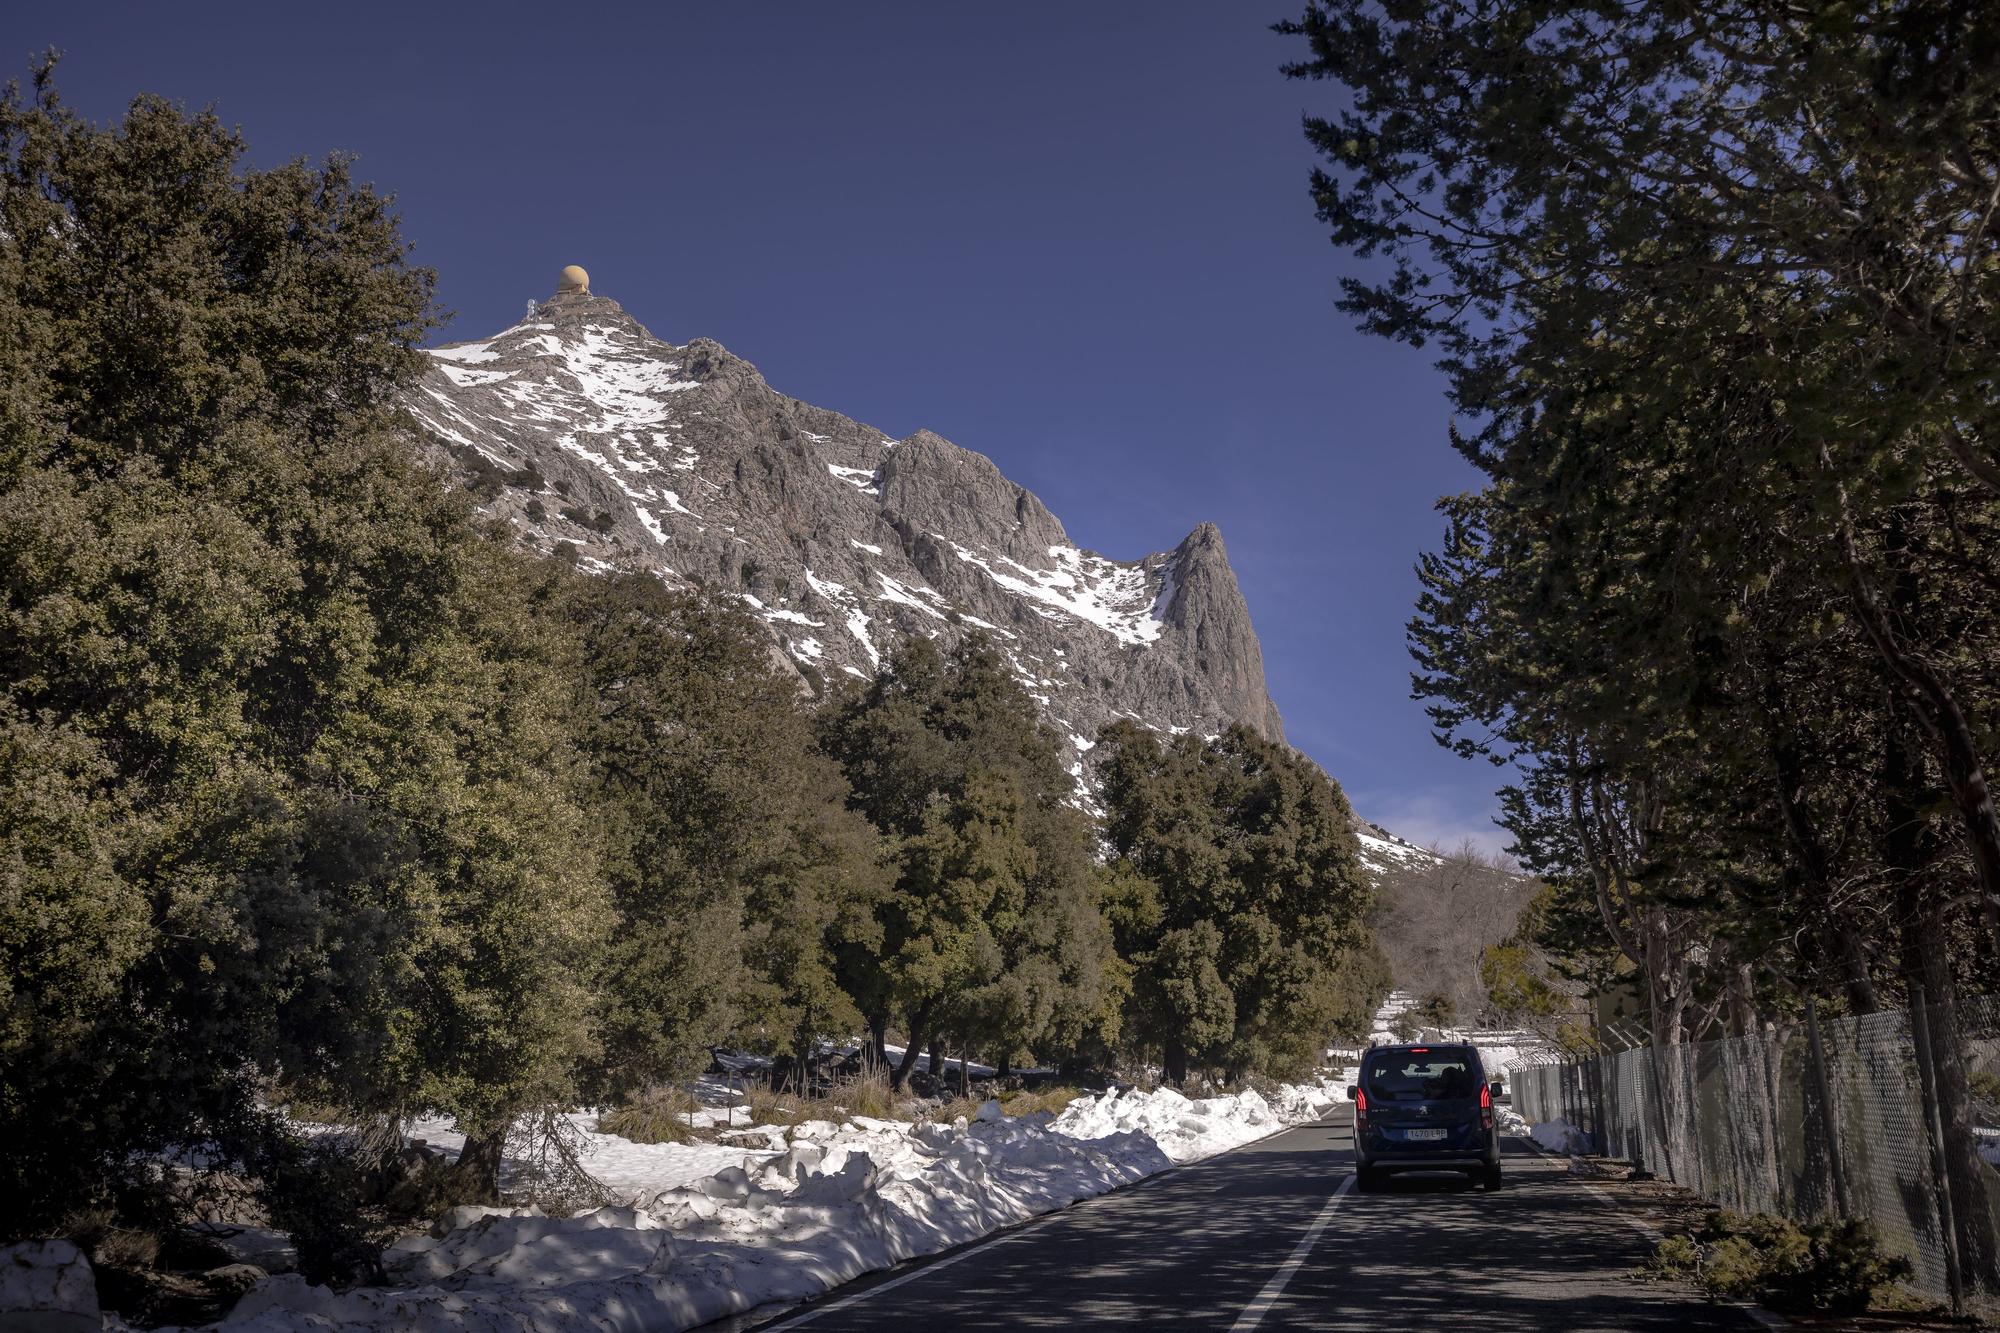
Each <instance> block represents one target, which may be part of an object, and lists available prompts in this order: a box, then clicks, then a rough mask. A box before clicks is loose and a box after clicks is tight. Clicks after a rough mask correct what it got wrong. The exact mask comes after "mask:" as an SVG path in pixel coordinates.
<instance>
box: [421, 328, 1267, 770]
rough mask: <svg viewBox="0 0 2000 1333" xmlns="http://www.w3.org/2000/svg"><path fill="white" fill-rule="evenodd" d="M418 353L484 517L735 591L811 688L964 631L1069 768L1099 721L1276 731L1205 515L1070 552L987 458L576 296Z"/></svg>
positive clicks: (1259, 666)
mask: <svg viewBox="0 0 2000 1333" xmlns="http://www.w3.org/2000/svg"><path fill="white" fill-rule="evenodd" d="M430 355H431V364H430V366H429V367H428V368H427V370H426V372H425V374H424V377H423V379H422V381H421V382H420V384H419V385H418V388H417V391H416V392H415V393H414V395H413V396H412V398H411V400H410V402H409V408H410V411H411V412H412V414H413V415H414V416H415V417H416V419H417V421H418V422H419V423H420V424H421V425H422V427H423V428H424V430H425V431H426V432H428V434H429V435H430V437H431V441H432V443H433V445H434V446H435V447H436V449H438V450H439V451H440V453H441V454H443V455H444V456H446V457H448V458H449V460H450V466H451V467H452V469H453V470H454V472H455V473H456V474H457V475H458V476H459V477H460V478H461V479H463V481H464V482H465V484H466V485H467V486H468V487H469V488H470V489H471V490H472V491H473V492H474V494H475V495H476V496H478V498H479V500H480V503H481V506H482V508H483V509H484V510H485V511H486V512H487V513H489V514H491V515H493V516H495V517H498V518H501V519H504V520H505V521H507V522H509V523H511V524H512V525H513V526H514V528H515V529H516V530H517V531H518V533H519V534H520V537H521V540H522V541H523V542H525V543H527V544H528V545H531V546H534V547H536V548H537V549H540V550H543V551H554V550H555V549H556V548H557V547H558V546H559V545H561V544H562V543H565V542H567V543H572V544H574V546H575V548H576V551H577V555H578V558H579V560H580V561H581V562H582V563H583V564H584V565H585V566H586V567H589V568H632V569H645V570H650V571H652V572H654V573H655V574H657V575H658V576H660V577H661V578H663V579H666V580H668V581H669V582H672V583H677V584H690V583H691V584H700V585H703V586H705V587H707V588H709V589H711V590H713V591H716V592H718V593H720V594H722V595H724V596H727V597H730V598H733V599H734V600H735V601H736V602H737V603H738V604H739V605H741V606H742V607H743V608H744V609H745V610H746V611H748V612H749V613H750V614H752V615H754V616H756V617H757V618H758V619H759V620H761V621H762V622H763V623H764V624H765V625H766V626H768V627H769V629H770V631H771V634H772V636H773V639H774V640H775V642H776V644H777V645H778V646H779V647H780V648H781V649H782V650H783V654H784V657H785V659H786V660H787V661H789V662H790V663H791V664H792V665H793V666H795V667H796V668H797V670H798V671H799V672H800V674H801V676H802V677H803V679H804V680H805V681H806V682H807V683H808V684H809V685H810V686H811V687H812V688H813V689H814V690H815V691H819V690H823V689H825V688H826V687H827V685H828V683H829V682H830V681H831V680H833V679H836V678H838V677H839V676H842V675H848V676H866V675H868V674H870V673H872V672H873V671H874V669H875V668H876V666H877V665H878V664H879V663H880V661H881V660H882V656H883V654H884V653H885V652H887V651H888V650H889V648H890V647H891V646H892V645H893V644H895V643H898V642H900V641H903V640H905V639H907V638H909V637H910V636H912V635H919V634H920V635H925V636H928V637H932V638H936V639H940V640H942V641H944V642H946V643H950V642H955V641H957V640H958V639H959V638H961V637H962V636H964V635H967V634H969V633H972V632H974V631H983V632H984V633H986V634H988V635H990V636H991V637H992V638H993V639H994V640H995V642H996V643H997V644H998V646H999V647H1000V649H1001V651H1002V652H1004V653H1005V655H1006V657H1007V659H1008V661H1009V662H1010V663H1011V664H1012V665H1013V668H1014V670H1015V672H1016V674H1017V675H1018V676H1019V678H1020V679H1021V680H1022V681H1023V683H1024V684H1026V686H1027V688H1028V689H1029V691H1030V692H1031V693H1032V694H1033V695H1034V696H1035V697H1036V699H1037V700H1038V701H1040V703H1041V704H1042V706H1043V707H1044V708H1045V709H1046V710H1047V712H1048V715H1049V717H1050V718H1051V719H1052V720H1053V721H1054V722H1055V723H1056V725H1057V726H1058V727H1060V728H1061V730H1062V731H1063V732H1064V733H1065V734H1066V735H1067V736H1068V737H1069V738H1070V743H1071V745H1072V746H1073V747H1074V749H1075V751H1076V755H1075V756H1074V757H1075V758H1076V759H1078V760H1079V761H1080V760H1081V755H1082V752H1083V751H1085V750H1087V749H1088V748H1089V747H1090V744H1091V740H1092V738H1093V737H1094V736H1095V735H1096V733H1097V729H1098V728H1099V727H1100V726H1102V725H1103V724H1105V723H1107V722H1109V721H1111V720H1112V719H1114V718H1117V717H1129V718H1133V719H1136V720H1138V721H1140V722H1142V723H1144V724H1146V725H1148V726H1151V727H1155V728H1158V729H1160V730H1174V731H1180V730H1193V731H1196V732H1198V733H1202V734H1209V733H1214V732H1217V731H1219V730H1221V729H1222V728H1223V727H1224V726H1226V725H1227V724H1228V723H1230V722H1232V721H1240V722H1243V723H1246V724H1248V725H1249V726H1251V727H1254V728H1256V729H1257V730H1258V731H1260V732H1262V733H1264V734H1265V735H1267V736H1271V737H1273V738H1282V735H1283V731H1282V726H1281V724H1280V722H1279V718H1278V710H1277V708H1276V707H1275V706H1274V705H1273V704H1272V703H1271V699H1270V696H1269V695H1268V693H1266V689H1265V683H1264V660H1263V653H1262V650H1261V649H1260V648H1259V646H1258V643H1257V636H1256V634H1255V632H1254V631H1253V630H1252V629H1251V626H1250V615H1249V610H1248V608H1247V607H1246V606H1245V605H1244V602H1243V595H1242V593H1241V592H1240V591H1239V589H1238V587H1237V583H1236V576H1235V574H1234V572H1233V571H1232V570H1231V569H1230V567H1229V558H1228V556H1227V554H1226V553H1225V551H1224V549H1223V545H1222V536H1221V534H1220V533H1219V532H1217V531H1216V529H1215V527H1214V525H1212V524H1207V523H1204V524H1202V525H1201V526H1199V527H1197V528H1196V529H1195V530H1194V531H1193V532H1191V533H1189V534H1188V535H1187V536H1186V537H1185V538H1183V539H1182V540H1181V541H1180V543H1179V544H1178V545H1176V546H1174V547H1173V548H1171V549H1169V550H1163V551H1157V552H1154V553H1152V554H1149V555H1146V556H1143V557H1142V558H1140V559H1137V560H1114V559H1110V558H1108V557H1106V556H1103V555H1099V554H1098V553H1096V552H1094V551H1089V550H1085V549H1083V548H1081V547H1079V546H1077V545H1076V543H1074V542H1072V541H1071V540H1070V539H1069V536H1068V534H1066V533H1065V532H1064V531H1063V526H1062V524H1061V523H1060V522H1058V521H1057V519H1056V517H1055V516H1054V515H1053V514H1051V513H1050V512H1049V511H1048V509H1047V508H1046V507H1045V506H1043V504H1042V502H1041V501H1040V500H1038V499H1036V498H1035V497H1034V496H1033V495H1032V494H1030V493H1029V492H1027V491H1026V490H1024V489H1022V488H1021V487H1020V486H1017V485H1015V484H1014V483H1013V482H1011V481H1009V480H1007V478H1006V477H1004V476H1002V475H1001V473H1000V470H999V469H998V468H997V467H995V466H994V465H993V463H992V461H991V460H989V459H987V458H985V457H984V456H982V455H980V454H976V453H973V452H972V451H970V450H968V449H962V448H960V447H958V446H957V445H954V444H952V443H951V442H950V441H948V440H945V439H942V438H941V437H939V436H937V435H934V434H932V433H930V432H929V431H921V430H920V431H918V432H916V433H915V434H913V435H910V436H908V437H906V438H904V439H891V438H889V437H888V436H886V435H884V434H883V433H882V432H881V431H878V430H875V429H873V428H871V427H869V426H866V425H863V424H862V423H860V422H857V421H852V420H850V419H848V418H847V417H844V416H841V415H840V414H838V413H836V412H830V411H827V410H826V409H824V408H818V407H813V406H811V405H810V404H807V403H802V402H799V401H798V400H796V399H793V398H788V397H786V396H784V395H783V394H780V393H778V392H777V391H775V390H773V389H772V388H771V387H770V386H769V385H767V384H766V383H765V382H764V379H763V377H762V376H761V375H759V374H758V373H757V370H756V369H755V368H754V367H753V366H751V365H750V364H749V363H748V362H746V361H743V360H741V359H739V358H737V357H735V356H732V355H731V354H730V353H729V352H727V351H726V350H724V349H723V348H722V347H721V346H720V345H719V344H717V343H715V342H712V341H710V340H708V339H705V338H697V339H694V340H693V341H691V342H689V343H688V344H686V345H685V346H674V345H673V344H671V343H668V342H665V341H663V340H661V339H659V338H656V337H654V336H653V335H652V334H651V333H649V332H648V331H647V330H646V329H645V328H644V327H642V326H641V325H640V324H639V322H638V321H637V320H635V319H633V318H632V316H630V315H629V314H627V313H626V312H625V310H624V309H623V308H621V307H620V306H619V304H618V303H617V302H616V301H613V300H611V299H609V298H607V297H603V296H594V295H591V294H589V293H588V292H587V291H566V292H563V293H559V294H558V295H557V296H555V297H554V298H552V299H550V300H548V301H545V302H542V303H540V304H538V305H537V306H535V307H533V308H532V309H531V311H530V313H529V314H528V316H527V317H526V318H525V319H524V320H523V321H522V322H521V323H519V324H516V325H515V326H514V327H512V328H510V329H507V330H505V331H504V332H501V333H499V334H497V335H495V336H494V337H491V338H487V339H484V340H483V341H479V342H465V343H456V344H453V345H450V346H445V347H440V348H437V349H434V350H433V351H432V352H431V354H430ZM1077 771H1078V772H1079V773H1080V772H1081V769H1080V768H1079V769H1078V770H1077Z"/></svg>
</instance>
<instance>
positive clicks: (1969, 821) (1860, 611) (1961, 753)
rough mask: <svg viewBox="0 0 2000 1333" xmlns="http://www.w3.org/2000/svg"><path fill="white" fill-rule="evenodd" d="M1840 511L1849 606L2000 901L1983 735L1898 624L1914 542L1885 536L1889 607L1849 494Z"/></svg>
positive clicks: (1907, 597)
mask: <svg viewBox="0 0 2000 1333" xmlns="http://www.w3.org/2000/svg"><path fill="white" fill-rule="evenodd" d="M1841 505H1842V515H1841V517H1842V520H1843V528H1842V534H1841V536H1842V546H1843V554H1844V555H1845V557H1846V560H1847V566H1848V573H1849V583H1850V595H1849V598H1848V600H1849V601H1850V603H1852V605H1853V606H1854V609H1855V611H1856V619H1857V620H1859V621H1860V623H1861V628H1862V630H1863V631H1864V632H1865V633H1866V634H1867V636H1868V640H1869V642H1870V643H1871V644H1873V645H1874V647H1875V650H1876V653H1877V655H1879V656H1880V657H1881V659H1882V662H1883V664H1884V665H1885V666H1886V667H1887V668H1888V669H1889V673H1890V675H1891V676H1892V677H1894V678H1895V679H1896V680H1897V681H1898V682H1899V683H1900V687H1901V688H1900V691H1899V692H1900V694H1901V695H1902V696H1903V698H1904V699H1905V700H1906V701H1907V702H1908V703H1909V705H1910V711H1911V712H1912V713H1913V714H1914V715H1915V716H1916V718H1917V719H1918V720H1919V721H1920V722H1922V723H1923V726H1924V730H1925V731H1927V732H1928V733H1929V734H1930V737H1931V741H1932V748H1933V750H1934V752H1935V753H1936V755H1937V759H1938V762H1939V764H1940V766H1941V767H1942V769H1943V770H1944V779H1945V786H1946V788H1947V789H1949V791H1950V793H1951V800H1952V804H1953V806H1955V807H1956V808H1957V810H1958V814H1959V821H1960V825H1961V828H1962V830H1963V832H1964V834H1965V839H1966V846H1967V849H1968V850H1969V851H1970V852H1971V853H1972V863H1973V865H1974V866H1976V867H1977V868H1978V872H1979V889H1980V892H1981V894H1983V895H1984V898H1985V901H1986V902H1987V903H1988V904H1991V903H1993V902H1995V901H1996V900H2000V810H1996V809H1995V807H1994V803H1993V791H1992V788H1991V787H1990V786H1989V785H1988V783H1987V781H1986V769H1985V766H1984V763H1983V762H1982V759H1981V756H1980V752H1979V740H1978V737H1977V736H1976V735H1975V734H1974V732H1973V729H1972V723H1971V721H1970V720H1969V719H1968V718H1967V717H1966V715H1965V710H1964V709H1963V708H1962V707H1960V705H1959V702H1958V696H1957V694H1956V693H1955V692H1954V691H1953V690H1952V688H1951V684H1950V682H1949V681H1948V680H1946V679H1945V677H1944V675H1943V673H1941V672H1939V671H1937V670H1936V669H1934V668H1933V667H1932V666H1931V665H1930V664H1929V663H1927V662H1925V661H1923V660H1921V659H1920V658H1919V657H1917V656H1916V655H1914V654H1912V653H1911V652H1910V651H1909V650H1908V648H1907V647H1906V646H1905V645H1904V643H1903V640H1902V633H1901V631H1900V629H1899V628H1898V623H1897V622H1898V621H1900V620H1906V619H1907V616H1908V613H1909V609H1910V608H1912V607H1914V606H1915V604H1916V599H1917V588H1916V576H1915V574H1914V572H1913V571H1912V570H1911V569H1910V567H1909V561H1908V559H1907V558H1906V556H1907V550H1908V540H1907V538H1906V536H1905V534H1904V532H1903V529H1902V526H1901V524H1900V522H1895V523H1892V525H1891V527H1890V529H1889V531H1888V533H1887V534H1886V535H1885V537H1884V543H1883V544H1884V548H1885V550H1886V552H1887V554H1888V556H1889V559H1890V567H1891V571H1892V572H1891V579H1892V586H1891V589H1890V606H1889V607H1886V608H1885V607H1884V606H1883V605H1882V602H1881V599H1880V598H1879V597H1878V596H1877V595H1876V592H1875V587H1874V584H1873V583H1872V582H1870V580H1869V578H1868V574H1867V572H1866V571H1865V570H1864V569H1863V568H1862V564H1861V556H1860V552H1859V550H1858V548H1857V546H1856V544H1855V539H1854V533H1853V527H1852V521H1851V519H1849V517H1848V515H1847V513H1846V493H1845V491H1844V490H1843V491H1842V492H1841ZM1989 920H1990V914H1989Z"/></svg>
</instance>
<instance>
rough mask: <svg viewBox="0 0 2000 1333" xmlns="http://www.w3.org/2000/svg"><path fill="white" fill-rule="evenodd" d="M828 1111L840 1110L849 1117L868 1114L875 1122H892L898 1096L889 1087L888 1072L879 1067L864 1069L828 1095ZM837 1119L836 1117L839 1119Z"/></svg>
mask: <svg viewBox="0 0 2000 1333" xmlns="http://www.w3.org/2000/svg"><path fill="white" fill-rule="evenodd" d="M826 1105H827V1107H828V1108H829V1109H833V1108H838V1109H840V1110H842V1111H845V1112H846V1113H847V1114H848V1115H849V1116H857V1115H865V1116H868V1117H870V1118H872V1119H875V1120H889V1119H893V1118H894V1117H895V1114H896V1094H895V1092H894V1090H893V1089H891V1088H890V1087H889V1071H888V1070H886V1069H882V1068H880V1067H877V1068H874V1069H870V1070H865V1071H863V1072H862V1073H860V1074H857V1075H855V1076H854V1077H853V1078H849V1079H843V1080H842V1081H841V1082H839V1083H836V1084H835V1085H834V1087H833V1090H832V1091H831V1092H829V1093H828V1094H827V1099H826ZM836 1118H837V1117H836Z"/></svg>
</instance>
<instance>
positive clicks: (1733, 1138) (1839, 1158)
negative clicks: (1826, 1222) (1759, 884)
mask: <svg viewBox="0 0 2000 1333" xmlns="http://www.w3.org/2000/svg"><path fill="white" fill-rule="evenodd" d="M1510 1078H1511V1081H1512V1084H1513V1089H1512V1090H1513V1100H1514V1104H1515V1106H1516V1107H1517V1108H1518V1109H1519V1110H1520V1112H1521V1114H1522V1115H1524V1116H1526V1117H1527V1119H1528V1120H1529V1121H1531V1122H1534V1123H1542V1122H1547V1121H1552V1120H1565V1121H1567V1122H1569V1123H1570V1124H1571V1125H1573V1126H1575V1127H1576V1128H1577V1129H1578V1130H1580V1131H1582V1132H1583V1133H1584V1134H1585V1135H1586V1136H1588V1139H1589V1143H1590V1146H1591V1147H1592V1148H1593V1149H1594V1150H1595V1151H1597V1152H1601V1153H1603V1154H1605V1155H1606V1156H1609V1157H1614V1158H1619V1159H1622V1160H1626V1161H1630V1162H1632V1163H1633V1164H1634V1165H1636V1166H1639V1167H1641V1168H1643V1169H1644V1170H1646V1171H1649V1172H1651V1173H1653V1174H1654V1175H1656V1176H1658V1177H1661V1178H1663V1179H1666V1180H1670V1181H1673V1182H1674V1183H1676V1184H1679V1185H1684V1186H1686V1187H1687V1188H1689V1189H1691V1190H1693V1191H1695V1192H1696V1193H1698V1194H1700V1195H1702V1196H1703V1197H1704V1198H1706V1199H1709V1200H1711V1201H1712V1202H1714V1203H1717V1204H1720V1205H1721V1206H1723V1207H1725V1208H1732V1209H1735V1210H1737V1211H1739V1212H1746V1213H1752V1212H1769V1213H1779V1214H1782V1215H1784V1216H1787V1217H1791V1218H1794V1219H1796V1220H1799V1221H1817V1220H1822V1219H1832V1218H1846V1217H1854V1218H1860V1219H1863V1220H1864V1221H1866V1222H1867V1223H1869V1225H1870V1226H1872V1227H1873V1228H1874V1230H1875V1233H1876V1234H1877V1236H1878V1237H1879V1238H1880V1239H1881V1242H1882V1244H1883V1246H1884V1247H1885V1248H1887V1249H1889V1250H1891V1251H1894V1252H1897V1253H1900V1254H1903V1255H1905V1256H1906V1257H1908V1258H1909V1260H1910V1262H1911V1264H1912V1265H1913V1266H1914V1268H1915V1275H1914V1277H1913V1279H1912V1285H1914V1286H1915V1287H1917V1288H1918V1289H1920V1290H1921V1291H1923V1292H1924V1293H1925V1294H1927V1295H1931V1296H1934V1297H1937V1298H1939V1299H1945V1300H1950V1301H1952V1303H1953V1304H1954V1305H1955V1306H1957V1305H1962V1304H1963V1301H1964V1298H1965V1296H1966V1294H1967V1293H1977V1294H1982V1295H1984V1296H1986V1297H1989V1298H1990V1297H1993V1296H1996V1295H2000V1170H1996V1167H1995V1166H1994V1165H1993V1163H1994V1162H2000V1106H1996V1105H1995V1101H1996V1094H2000V999H1996V998H1995V997H1990V996H1987V997H1979V998H1976V999H1971V1000H1965V999H1961V1000H1958V1001H1957V1002H1956V1003H1955V1004H1953V1005H1951V1006H1949V1007H1946V1006H1941V1005H1940V1006H1932V1007H1931V1008H1930V1009H1929V1010H1928V1011H1926V1010H1925V1009H1924V1008H1923V1007H1922V1006H1921V1005H1915V1006H1913V1007H1912V1009H1911V1010H1908V1011H1903V1010H1897V1011H1890V1012H1883V1013H1875V1014H1867V1015H1863V1016H1860V1017H1853V1018H1840V1019H1828V1020H1825V1021H1821V1020H1820V1019H1819V1018H1818V1016H1817V1014H1816V1013H1814V1012H1813V1011H1812V1010H1811V1009H1810V1008H1809V1009H1808V1012H1807V1015H1806V1017H1805V1018H1803V1019H1801V1020H1800V1021H1799V1022H1796V1023H1792V1024H1789V1025H1784V1026H1774V1027H1767V1028H1766V1029H1765V1030H1763V1031H1761V1032H1757V1033H1755V1034H1752V1035H1746V1036H1741V1037H1730V1038H1726V1039H1723V1040H1719V1041H1702V1042H1685V1043H1682V1044H1680V1045H1678V1046H1670V1047H1658V1046H1652V1045H1635V1046H1631V1047H1630V1048H1629V1049H1626V1050H1619V1051H1612V1050H1608V1049H1607V1050H1605V1051H1604V1052H1603V1053H1602V1054H1600V1055H1598V1056H1597V1057H1595V1058H1591V1059H1564V1058H1562V1057H1560V1056H1555V1055H1547V1056H1539V1057H1537V1056H1529V1057H1526V1058H1524V1059H1523V1060H1521V1061H1520V1062H1518V1063H1516V1064H1515V1065H1514V1067H1513V1070H1512V1073H1511V1074H1510Z"/></svg>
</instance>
